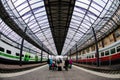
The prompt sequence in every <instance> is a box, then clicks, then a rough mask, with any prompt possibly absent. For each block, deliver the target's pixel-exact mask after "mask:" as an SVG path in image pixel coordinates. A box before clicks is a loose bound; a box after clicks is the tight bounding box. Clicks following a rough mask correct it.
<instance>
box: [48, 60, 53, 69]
mask: <svg viewBox="0 0 120 80" xmlns="http://www.w3.org/2000/svg"><path fill="white" fill-rule="evenodd" d="M48 62H49V70H51V68H52V64H53V60H52V59H49V61H48Z"/></svg>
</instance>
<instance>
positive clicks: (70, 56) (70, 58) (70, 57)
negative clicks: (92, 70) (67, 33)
mask: <svg viewBox="0 0 120 80" xmlns="http://www.w3.org/2000/svg"><path fill="white" fill-rule="evenodd" d="M70 59H71V49H70Z"/></svg>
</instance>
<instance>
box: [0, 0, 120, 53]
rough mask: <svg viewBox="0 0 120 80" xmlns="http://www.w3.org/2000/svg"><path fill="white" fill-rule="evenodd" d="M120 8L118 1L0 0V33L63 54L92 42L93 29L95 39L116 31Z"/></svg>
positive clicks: (118, 23) (19, 41)
mask: <svg viewBox="0 0 120 80" xmlns="http://www.w3.org/2000/svg"><path fill="white" fill-rule="evenodd" d="M119 9H120V1H119V0H0V32H1V33H3V34H5V35H6V36H8V37H9V38H11V39H13V40H15V41H16V42H18V43H21V40H22V37H23V38H25V40H26V41H25V43H24V44H25V45H26V46H28V47H31V48H34V49H35V48H36V47H38V48H40V49H42V50H44V51H45V52H47V53H49V54H54V55H61V54H62V55H66V54H67V53H69V52H70V50H71V53H74V52H75V51H76V47H77V48H78V49H79V50H80V49H82V48H84V47H86V46H88V45H90V44H93V43H94V38H93V33H92V28H94V29H95V32H96V36H97V39H98V40H100V39H102V38H103V37H104V36H106V35H107V34H109V33H110V32H112V31H113V30H115V29H116V28H117V27H118V25H120V22H119V21H120V18H119V16H118V15H117V12H118V10H119ZM25 28H27V30H26V31H25ZM32 44H33V45H34V46H36V47H34V46H33V45H32ZM83 44H84V45H83Z"/></svg>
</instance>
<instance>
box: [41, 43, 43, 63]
mask: <svg viewBox="0 0 120 80" xmlns="http://www.w3.org/2000/svg"><path fill="white" fill-rule="evenodd" d="M42 47H43V45H42ZM42 59H43V50H41V62H42Z"/></svg>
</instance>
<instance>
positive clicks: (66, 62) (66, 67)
mask: <svg viewBox="0 0 120 80" xmlns="http://www.w3.org/2000/svg"><path fill="white" fill-rule="evenodd" d="M68 65H69V60H68V58H66V60H65V67H64V68H65V70H66V71H68Z"/></svg>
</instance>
